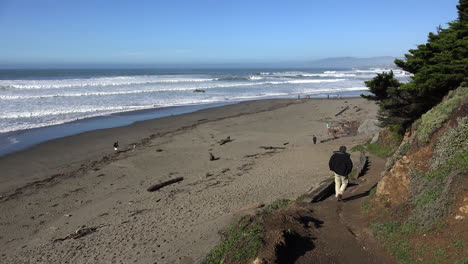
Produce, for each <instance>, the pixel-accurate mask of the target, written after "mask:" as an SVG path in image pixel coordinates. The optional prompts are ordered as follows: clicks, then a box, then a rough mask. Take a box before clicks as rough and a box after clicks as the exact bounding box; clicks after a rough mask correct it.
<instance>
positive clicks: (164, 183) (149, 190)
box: [146, 177, 184, 192]
mask: <svg viewBox="0 0 468 264" xmlns="http://www.w3.org/2000/svg"><path fill="white" fill-rule="evenodd" d="M183 180H184V177H177V178H174V179H170V180H167V181H165V182H161V183H158V184H155V185H152V186H150V187H149V188H148V189H146V190H147V191H148V192H154V191H157V190H159V189H161V188H162V187H165V186H167V185H171V184H173V183H176V182H180V181H183Z"/></svg>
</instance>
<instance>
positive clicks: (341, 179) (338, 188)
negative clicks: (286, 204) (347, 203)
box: [328, 146, 353, 201]
mask: <svg viewBox="0 0 468 264" xmlns="http://www.w3.org/2000/svg"><path fill="white" fill-rule="evenodd" d="M328 166H329V167H330V170H331V171H333V173H334V174H335V196H336V198H337V199H338V201H343V192H344V191H345V189H346V186H347V185H348V175H349V174H350V173H351V170H352V169H353V162H352V161H351V158H350V155H349V153H346V147H345V146H341V147H340V150H339V151H335V152H334V153H333V155H332V156H331V158H330V161H329V162H328Z"/></svg>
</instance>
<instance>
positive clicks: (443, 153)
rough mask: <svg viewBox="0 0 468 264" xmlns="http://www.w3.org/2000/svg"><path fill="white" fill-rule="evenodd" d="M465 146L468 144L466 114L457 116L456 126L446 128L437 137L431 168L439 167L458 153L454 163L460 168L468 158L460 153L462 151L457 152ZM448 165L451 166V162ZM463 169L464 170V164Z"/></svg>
mask: <svg viewBox="0 0 468 264" xmlns="http://www.w3.org/2000/svg"><path fill="white" fill-rule="evenodd" d="M466 146H468V116H465V117H461V118H458V119H457V126H456V127H454V128H451V129H449V130H447V131H446V132H445V133H444V135H442V136H441V137H439V139H438V140H437V143H436V145H435V147H434V153H433V155H432V162H431V169H436V168H438V167H440V166H441V164H443V163H445V162H446V161H447V160H449V159H451V158H452V157H453V156H455V155H458V156H459V157H457V158H455V160H454V163H455V164H456V165H457V166H458V167H459V168H460V169H463V166H460V165H464V164H467V163H468V160H467V158H466V156H464V155H463V154H462V153H463V152H462V153H459V152H460V151H463V149H465V148H466ZM457 153H458V154H457ZM464 161H465V162H464ZM457 163H458V164H457ZM448 166H451V164H449V165H448ZM467 166H468V165H467ZM464 170H466V166H465V168H464Z"/></svg>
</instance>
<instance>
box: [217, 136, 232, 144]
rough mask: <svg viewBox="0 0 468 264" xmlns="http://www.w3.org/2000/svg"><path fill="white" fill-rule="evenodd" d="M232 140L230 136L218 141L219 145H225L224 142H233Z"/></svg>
mask: <svg viewBox="0 0 468 264" xmlns="http://www.w3.org/2000/svg"><path fill="white" fill-rule="evenodd" d="M231 141H232V139H231V137H230V136H228V137H227V138H225V139H221V140H220V141H219V142H218V143H219V145H224V144H226V143H229V142H231Z"/></svg>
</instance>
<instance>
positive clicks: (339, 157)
mask: <svg viewBox="0 0 468 264" xmlns="http://www.w3.org/2000/svg"><path fill="white" fill-rule="evenodd" d="M349 156H350V155H349V153H346V152H340V151H336V152H334V153H333V155H332V156H331V158H330V161H329V162H328V166H329V167H330V170H331V171H333V172H335V173H336V174H338V175H341V176H348V174H350V173H351V170H352V169H353V162H352V161H351V158H350V157H349Z"/></svg>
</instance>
